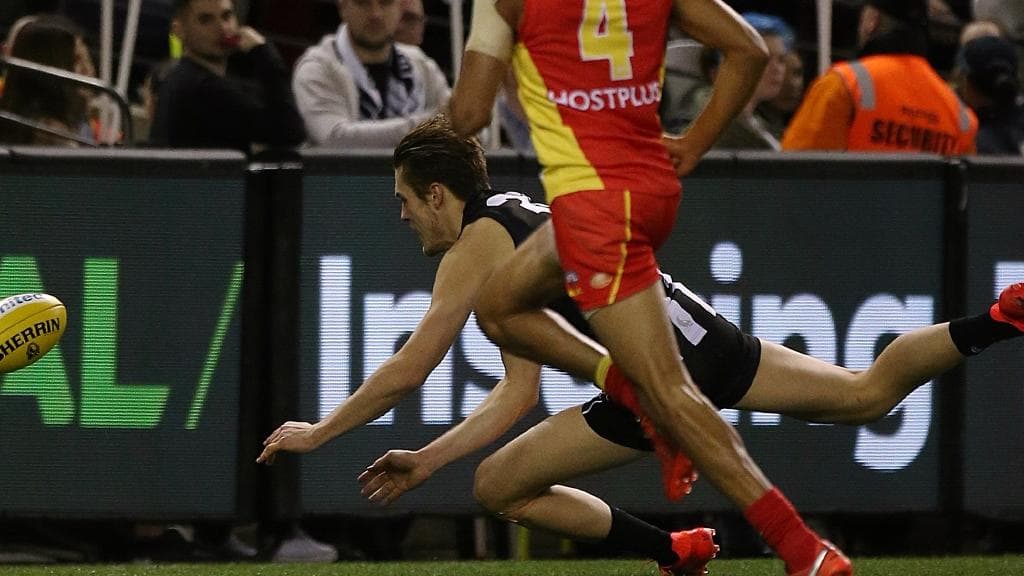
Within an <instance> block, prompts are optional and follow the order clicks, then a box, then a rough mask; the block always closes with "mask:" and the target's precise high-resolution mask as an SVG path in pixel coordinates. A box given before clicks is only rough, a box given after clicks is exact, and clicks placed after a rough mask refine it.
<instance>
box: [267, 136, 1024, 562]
mask: <svg viewBox="0 0 1024 576" xmlns="http://www.w3.org/2000/svg"><path fill="white" fill-rule="evenodd" d="M394 166H395V196H396V197H397V198H398V200H399V201H400V202H401V218H402V220H403V221H405V222H407V223H408V224H409V226H410V227H412V228H413V230H414V231H415V232H416V234H417V235H418V236H419V239H420V243H421V245H422V249H423V252H424V253H425V254H427V255H440V254H443V257H442V258H441V262H440V264H439V266H438V271H437V275H436V278H435V283H434V287H433V292H432V299H431V304H430V309H429V310H428V311H427V313H426V315H425V316H424V318H423V320H422V321H421V322H420V324H419V325H418V326H417V327H416V329H415V331H414V332H413V334H412V336H411V337H410V338H409V340H408V342H407V343H406V344H405V345H404V346H403V347H402V348H401V349H400V350H399V351H398V352H397V353H395V355H394V356H392V357H391V358H390V359H389V360H388V361H386V362H385V363H384V364H382V365H381V366H380V367H379V368H378V369H377V370H376V371H375V372H374V373H373V374H372V375H371V376H370V377H369V378H367V380H366V381H365V382H364V383H363V384H362V385H361V386H359V387H358V388H357V389H356V390H355V392H353V394H352V395H351V396H350V397H349V398H348V399H347V400H345V402H343V403H342V404H341V405H339V406H338V407H337V408H336V409H335V410H334V411H333V412H332V413H331V414H330V415H328V416H327V417H326V418H324V419H323V420H321V421H320V422H318V423H315V424H313V423H308V422H286V423H285V424H282V425H281V426H280V427H279V428H278V429H277V430H275V431H274V432H273V433H272V434H271V435H270V436H268V437H267V439H266V440H265V441H264V446H265V448H264V450H263V453H262V454H261V455H260V457H259V461H260V462H266V463H272V462H273V459H274V455H275V454H276V452H278V451H281V450H284V451H289V452H300V453H301V452H309V451H311V450H314V449H316V448H317V447H319V446H320V445H322V444H324V443H325V442H327V441H329V440H331V439H333V438H335V437H337V436H340V435H342V434H344V433H346V432H348V431H349V430H351V429H353V428H356V427H358V426H361V425H363V424H365V423H367V422H370V421H372V420H374V419H375V418H377V417H378V416H380V415H382V414H384V413H385V412H386V411H387V410H389V409H391V408H392V407H394V406H395V405H396V404H398V402H399V401H400V400H401V399H402V398H403V397H405V396H406V395H407V394H409V393H410V392H412V391H414V390H416V389H418V388H419V387H420V386H421V385H422V384H423V382H424V381H425V380H426V378H427V376H428V375H429V374H430V372H431V371H432V370H433V369H434V368H435V367H436V366H437V365H438V364H439V363H440V361H441V360H442V358H443V357H444V355H445V354H446V353H447V351H448V349H449V348H450V347H451V345H452V343H453V342H454V341H455V339H456V337H457V336H458V334H459V332H460V331H461V330H462V328H463V327H464V325H465V323H466V322H467V320H468V319H469V315H470V313H471V312H472V310H473V306H474V303H475V301H476V297H477V294H478V292H479V290H480V287H481V286H482V284H483V281H484V280H485V279H486V278H487V277H488V275H489V274H490V273H491V272H492V271H493V270H494V269H495V268H496V267H497V266H498V264H500V263H501V261H502V260H503V259H504V258H505V257H507V256H508V255H509V254H511V252H512V250H513V249H514V248H515V246H516V245H518V244H519V243H521V242H523V241H525V239H526V238H527V237H528V236H529V235H530V233H531V232H532V231H533V230H534V229H536V228H537V227H538V226H540V225H541V224H542V223H543V222H545V221H546V219H547V207H546V206H545V205H543V204H539V203H535V202H533V201H532V200H531V199H530V198H528V197H527V196H524V195H522V194H518V193H514V192H503V193H499V192H495V191H492V190H490V189H489V186H488V178H487V169H486V163H485V159H484V157H483V151H482V149H481V148H480V147H479V145H478V144H477V143H476V142H475V140H472V139H465V138H460V137H458V136H456V135H455V134H454V133H453V132H451V130H450V129H449V128H448V127H447V126H446V125H445V123H444V121H443V120H441V119H435V120H432V121H430V122H427V123H426V124H423V125H421V126H420V127H419V128H417V129H416V130H414V131H413V132H411V133H410V134H409V135H408V136H406V138H405V139H403V141H402V142H401V143H400V144H399V146H398V148H397V149H396V151H395V156H394ZM663 286H664V288H665V291H666V302H667V303H668V309H669V310H670V311H671V312H672V314H670V316H672V323H673V326H674V329H675V332H676V339H677V342H678V344H679V348H680V351H681V353H682V356H683V358H684V360H685V362H686V364H687V366H688V367H689V369H690V370H691V372H692V374H693V377H694V380H695V381H696V382H697V384H698V385H699V386H700V388H701V391H702V392H703V393H704V394H705V395H706V396H707V397H708V398H709V399H710V400H711V401H712V402H713V403H714V404H715V405H716V406H717V407H718V408H729V407H731V408H739V409H744V410H757V411H762V412H778V413H782V414H786V415H789V416H793V417H797V418H801V419H804V420H810V421H816V422H834V423H848V424H858V423H865V422H871V421H873V420H876V419H878V418H881V417H883V416H885V415H886V414H888V412H889V411H890V410H891V409H892V408H893V407H894V406H896V404H898V403H899V402H900V401H901V400H902V399H903V398H905V397H906V396H907V395H908V394H909V393H910V392H912V391H913V390H915V389H916V388H917V387H918V386H920V385H921V384H923V383H925V382H927V381H928V380H930V379H931V378H933V377H935V376H937V375H939V374H941V373H942V372H944V371H946V370H948V369H949V368H951V367H953V366H955V365H956V364H958V363H959V362H961V361H962V360H963V359H964V358H965V356H967V355H972V354H975V353H978V352H980V351H981V350H984V349H985V348H986V347H987V346H988V345H990V344H992V343H994V342H996V341H999V340H1003V339H1007V338H1011V337H1016V336H1020V335H1021V334H1022V332H1024V301H1022V300H1021V299H1022V298H1024V284H1015V285H1013V286H1011V287H1009V288H1007V289H1006V291H1004V297H1003V298H1001V299H1000V302H999V303H997V304H995V305H993V308H992V311H991V312H986V313H985V314H981V315H978V316H975V317H971V318H963V319H959V320H955V321H953V322H949V323H943V324H937V325H933V326H928V327H924V328H919V329H917V330H914V331H911V332H908V333H906V334H903V335H901V336H899V337H898V338H897V339H896V340H894V341H893V342H892V343H891V344H890V345H889V346H888V347H887V348H886V349H885V350H884V351H883V352H882V354H881V355H880V356H879V357H878V359H877V360H876V361H875V363H874V364H873V365H872V366H871V367H869V368H868V369H866V370H864V371H859V372H858V371H853V370H848V369H846V368H842V367H839V366H834V365H831V364H828V363H826V362H823V361H821V360H818V359H815V358H813V357H810V356H807V355H804V354H800V353H798V352H795V351H793V350H790V349H788V348H785V347H783V346H780V345H778V344H774V343H771V342H767V341H762V340H760V339H757V338H754V337H752V336H750V335H747V334H745V333H743V332H742V331H740V330H739V329H738V328H737V327H736V326H735V325H733V324H732V323H730V322H728V321H727V320H725V319H724V318H723V317H722V316H721V315H718V314H717V313H716V312H715V311H714V310H713V309H712V308H711V307H710V306H708V305H707V304H706V303H704V302H703V301H701V300H700V299H699V298H698V297H697V296H695V295H694V294H693V293H692V292H690V291H689V290H688V289H687V288H686V287H685V286H683V285H682V284H680V283H677V282H674V281H673V280H672V279H671V278H670V277H669V276H668V275H663ZM549 307H550V308H551V309H553V310H556V311H557V313H558V315H559V316H561V317H562V319H564V320H565V321H567V323H568V324H571V325H572V326H574V327H576V328H577V330H578V331H579V332H580V333H581V334H580V337H581V344H580V348H579V349H578V350H574V351H572V354H574V355H575V357H576V358H577V363H578V368H577V369H576V370H575V372H576V373H575V374H574V375H575V376H577V377H580V378H584V379H593V375H594V374H595V373H596V372H598V371H599V367H600V366H601V365H602V363H603V362H604V360H605V359H604V351H603V349H602V348H600V346H599V345H598V344H596V343H594V342H593V341H592V340H589V339H588V338H586V336H585V334H586V331H587V326H586V322H585V320H583V318H582V316H581V315H580V314H579V312H578V310H576V309H575V307H574V306H572V304H571V301H569V300H568V299H567V298H566V299H564V300H561V301H559V302H556V303H552V304H551V305H550V306H549ZM993 316H995V318H993ZM553 317H554V316H553ZM556 320H557V318H556ZM684 320H685V321H684ZM502 361H503V363H504V365H505V370H506V371H505V375H504V376H503V378H502V379H501V380H500V381H499V382H498V383H497V384H496V385H495V387H494V389H493V390H492V391H491V393H490V394H489V395H488V396H487V398H486V399H485V400H484V401H483V402H482V403H481V404H480V405H479V406H478V407H477V409H476V410H475V411H474V412H473V413H472V414H471V415H470V416H469V417H467V418H466V419H465V420H464V421H462V422H461V423H459V424H458V425H456V426H455V427H453V428H452V429H451V430H449V431H448V432H446V433H445V434H443V435H442V436H441V437H439V438H438V439H436V440H434V441H433V442H431V443H430V444H428V445H427V446H425V447H423V448H422V449H420V450H417V451H404V450H393V451H390V452H388V453H387V454H385V455H384V456H382V457H381V458H380V459H378V460H377V461H376V462H374V463H373V464H372V465H371V466H370V467H368V468H367V471H366V472H365V473H364V474H363V475H362V476H361V479H360V481H361V482H362V483H363V493H364V494H365V495H366V496H367V497H368V498H369V499H371V500H373V501H379V502H382V503H385V504H387V503H391V502H393V501H395V500H396V499H398V498H399V497H400V496H401V495H402V494H403V493H404V492H406V491H408V490H411V489H412V488H415V487H416V486H418V485H419V484H421V483H422V482H424V481H425V480H426V479H427V478H429V477H430V476H431V475H432V474H433V473H434V472H435V471H436V470H437V469H439V468H441V467H442V466H445V465H447V464H448V463H451V462H453V461H455V460H457V459H459V458H461V457H463V456H466V455H468V454H470V453H472V452H474V451H475V450H478V449H480V448H482V447H484V446H486V445H488V444H490V443H491V442H492V441H494V440H495V439H497V438H498V437H500V436H501V435H502V434H503V433H504V432H505V431H507V430H508V429H509V428H510V427H511V426H512V425H513V424H514V423H515V422H516V421H517V420H518V419H519V418H520V417H522V416H523V415H524V414H526V413H527V412H528V411H529V410H530V409H531V408H532V407H533V406H534V405H535V404H536V402H537V400H538V394H539V385H540V367H539V366H537V365H535V364H533V363H531V362H527V361H525V360H522V359H520V358H516V357H514V356H511V355H508V354H504V353H503V354H502ZM649 450H650V443H649V441H648V439H647V438H645V437H644V433H643V431H642V430H641V427H640V425H639V424H638V422H637V419H636V418H635V417H634V416H633V414H631V413H630V411H629V410H627V409H626V408H624V407H623V406H621V405H620V404H619V403H617V402H615V401H612V400H610V399H609V398H608V397H607V396H606V395H604V394H598V395H597V396H596V397H595V398H594V399H592V400H590V401H588V402H586V403H585V404H583V405H582V406H576V407H572V408H569V409H566V410H564V411H562V412H560V413H558V414H555V415H552V416H551V417H549V418H547V419H546V420H545V421H544V422H542V423H540V424H538V425H537V426H534V427H533V428H531V429H530V430H528V431H526V432H524V433H523V434H522V435H521V436H519V437H518V438H516V439H514V440H513V441H511V442H510V443H509V444H507V445H505V446H504V447H502V448H500V449H499V450H497V451H496V452H495V453H494V454H492V455H490V456H489V457H488V458H486V459H485V460H484V461H483V462H482V463H481V465H480V467H479V468H478V470H477V472H476V478H475V487H474V492H475V496H476V498H477V500H478V501H479V502H480V504H481V505H482V506H483V507H485V508H486V509H487V510H489V511H491V512H493V513H495V514H498V515H499V516H502V517H504V518H506V519H508V520H510V521H514V522H518V523H522V524H524V525H527V526H534V527H540V528H544V529H547V530H550V531H554V532H558V533H561V534H564V535H566V536H569V537H572V538H575V539H579V540H586V541H604V542H605V543H606V544H607V545H608V546H610V547H615V548H619V549H625V550H630V551H633V552H636V553H642V554H645V555H647V556H649V557H651V558H653V559H655V560H656V561H658V563H659V564H660V565H661V566H663V567H664V566H672V565H673V564H675V563H676V562H678V561H679V558H678V555H677V554H676V552H675V551H673V547H672V542H673V540H672V535H670V534H669V533H667V532H664V531H662V530H660V529H658V528H656V527H654V526H652V525H650V524H647V523H645V522H643V521H641V520H639V519H637V518H635V517H633V516H630V515H629V514H627V513H625V512H623V511H621V510H619V509H617V508H614V507H611V506H609V505H608V504H606V503H605V502H603V501H602V500H600V499H598V498H597V497H595V496H593V495H590V494H588V493H586V492H583V491H580V490H577V489H574V488H570V487H567V486H562V485H559V483H560V482H564V481H567V480H569V479H571V478H574V477H577V476H582V475H585V474H588V473H592V472H596V471H599V470H604V469H608V468H611V467H616V466H621V465H624V464H626V463H629V462H632V461H633V460H635V459H637V458H640V457H642V456H643V455H645V454H646V453H648V451H649ZM691 532H692V531H691ZM683 560H685V559H683Z"/></svg>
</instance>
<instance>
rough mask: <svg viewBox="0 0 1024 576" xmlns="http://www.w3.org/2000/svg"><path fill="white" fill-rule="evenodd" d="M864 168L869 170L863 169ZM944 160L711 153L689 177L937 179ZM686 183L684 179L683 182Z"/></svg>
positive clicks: (863, 155)
mask: <svg viewBox="0 0 1024 576" xmlns="http://www.w3.org/2000/svg"><path fill="white" fill-rule="evenodd" d="M866 166H868V167H869V168H867V169H866ZM944 166H945V161H944V160H943V159H942V158H941V157H940V156H934V155H930V154H903V155H893V154H867V153H851V152H802V153H799V154H796V153H793V154H789V153H786V154H780V153H778V152H735V153H729V152H718V151H715V152H712V153H710V154H708V155H707V156H706V157H705V158H704V159H703V160H701V162H700V164H698V165H697V168H696V169H695V170H694V172H693V174H692V175H691V176H693V177H697V178H700V177H710V176H721V177H730V178H753V179H767V178H780V179H784V178H792V177H795V176H798V175H799V176H800V177H801V179H807V178H808V177H809V176H811V177H814V178H826V179H827V178H837V179H858V180H893V179H900V180H927V179H934V180H940V179H941V178H943V176H944ZM683 182H684V184H685V182H686V179H685V178H684V179H683Z"/></svg>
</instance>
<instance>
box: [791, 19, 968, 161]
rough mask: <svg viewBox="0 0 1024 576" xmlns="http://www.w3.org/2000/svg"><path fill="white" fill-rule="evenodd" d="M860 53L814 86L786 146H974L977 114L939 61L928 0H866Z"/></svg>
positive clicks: (948, 151)
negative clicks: (939, 69) (931, 44)
mask: <svg viewBox="0 0 1024 576" xmlns="http://www.w3.org/2000/svg"><path fill="white" fill-rule="evenodd" d="M857 40H858V45H859V47H860V53H859V56H858V58H857V59H856V60H851V61H848V62H842V63H839V64H836V65H833V66H832V68H830V69H829V70H828V71H827V72H826V73H825V74H823V75H822V76H821V77H819V78H818V79H817V80H816V81H815V82H814V84H812V85H811V88H810V89H809V90H808V92H807V95H806V96H805V98H804V101H803V103H802V104H801V105H800V108H799V109H798V110H797V113H796V115H795V116H794V117H793V120H792V122H791V123H790V125H789V128H788V129H787V130H786V133H785V135H784V137H783V140H782V148H783V149H784V150H850V151H861V152H927V153H934V154H942V155H947V156H949V155H961V154H970V153H973V152H974V149H975V139H976V136H977V131H978V120H977V118H976V117H975V115H974V113H973V112H972V111H971V109H970V108H969V107H968V106H967V105H965V104H964V103H963V102H961V101H960V99H959V98H957V95H956V93H955V92H953V90H952V89H951V88H950V87H949V86H948V85H947V84H946V82H945V81H944V80H943V79H942V78H941V77H940V76H939V75H938V74H937V73H936V72H935V70H934V69H932V67H931V65H930V64H929V63H928V60H927V59H926V58H925V55H926V53H927V50H928V2H927V0H867V1H866V2H865V5H864V8H863V10H862V12H861V15H860V24H859V27H858V29H857Z"/></svg>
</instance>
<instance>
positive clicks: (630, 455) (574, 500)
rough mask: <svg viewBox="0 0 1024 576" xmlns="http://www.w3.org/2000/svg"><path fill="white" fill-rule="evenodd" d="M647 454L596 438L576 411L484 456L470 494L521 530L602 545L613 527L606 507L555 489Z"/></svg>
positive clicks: (571, 491)
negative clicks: (536, 530) (553, 534)
mask: <svg viewBox="0 0 1024 576" xmlns="http://www.w3.org/2000/svg"><path fill="white" fill-rule="evenodd" d="M645 454H646V453H645V452H642V451H640V450H634V449H632V448H627V447H625V446H619V445H618V444H615V443H613V442H610V441H608V440H606V439H604V438H601V437H600V436H598V435H597V434H596V433H594V431H593V430H591V429H590V426H588V425H587V423H586V421H585V420H584V419H583V415H582V414H581V413H580V408H579V407H578V406H575V407H572V408H568V409H566V410H563V411H562V412H559V413H558V414H555V415H553V416H551V417H549V418H547V419H546V420H544V421H543V422H541V423H539V424H537V425H536V426H534V427H532V428H530V429H529V430H527V431H526V432H524V433H523V434H521V435H520V436H518V437H517V438H515V439H514V440H512V441H511V442H509V443H508V444H506V445H505V446H503V447H501V448H500V449H499V450H498V451H497V452H495V453H494V454H491V455H490V456H488V457H487V459H485V460H484V461H483V462H482V463H481V464H480V467H479V468H478V469H477V471H476V478H475V482H474V493H475V495H476V498H477V500H478V501H479V502H480V504H481V506H483V507H484V508H486V509H487V510H489V511H491V512H493V513H496V514H500V515H502V517H504V518H506V519H508V520H511V521H514V522H517V523H520V524H523V525H524V526H528V527H537V528H544V529H546V530H550V531H553V532H557V533H560V534H564V535H566V536H570V537H572V538H575V539H580V540H591V541H592V540H600V539H602V538H604V537H606V536H607V535H608V530H609V528H610V527H611V520H612V518H611V510H610V508H609V507H608V505H607V504H605V503H604V501H602V500H601V499H599V498H597V497H596V496H593V495H591V494H588V493H586V492H583V491H582V490H577V489H575V488H570V487H568V486H560V485H559V484H560V483H562V482H566V481H568V480H570V479H572V478H577V477H579V476H583V475H586V474H592V473H596V472H600V471H603V470H609V469H612V468H617V467H619V466H623V465H625V464H628V463H630V462H633V461H634V460H637V459H638V458H641V457H643V456H644V455H645Z"/></svg>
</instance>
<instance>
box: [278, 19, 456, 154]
mask: <svg viewBox="0 0 1024 576" xmlns="http://www.w3.org/2000/svg"><path fill="white" fill-rule="evenodd" d="M399 2H400V0H338V11H339V13H340V14H341V19H342V22H343V24H342V25H341V26H340V27H339V28H338V31H337V33H336V34H331V35H327V36H324V38H323V40H321V41H320V43H319V44H317V45H315V46H311V47H310V48H309V49H308V50H306V52H305V54H303V55H302V57H301V58H299V61H298V62H297V63H296V64H295V73H294V77H293V78H292V86H293V88H294V90H295V97H296V100H297V102H298V106H299V110H300V111H301V113H302V117H303V119H304V120H305V122H306V129H307V130H308V132H309V143H310V144H312V145H314V146H332V147H341V148H346V149H360V148H393V147H394V146H395V145H396V144H398V141H399V140H401V139H402V137H403V136H405V134H406V133H407V132H409V131H410V130H412V129H413V127H415V126H416V125H417V124H419V123H420V122H422V121H423V120H426V119H427V118H429V117H430V116H432V115H434V114H435V113H436V112H437V111H438V110H439V109H440V107H441V106H442V105H444V104H445V103H446V102H447V101H448V97H449V95H450V94H451V90H450V88H449V86H448V81H447V80H446V79H445V76H444V73H443V72H441V68H440V67H438V65H437V63H436V62H434V61H433V60H432V59H430V57H428V56H427V55H426V54H424V53H423V51H422V50H420V49H419V48H417V47H415V46H411V45H408V44H400V43H396V42H395V32H396V30H397V29H398V23H399V20H400V19H401V8H400V3H399Z"/></svg>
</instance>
